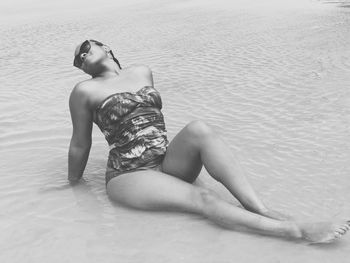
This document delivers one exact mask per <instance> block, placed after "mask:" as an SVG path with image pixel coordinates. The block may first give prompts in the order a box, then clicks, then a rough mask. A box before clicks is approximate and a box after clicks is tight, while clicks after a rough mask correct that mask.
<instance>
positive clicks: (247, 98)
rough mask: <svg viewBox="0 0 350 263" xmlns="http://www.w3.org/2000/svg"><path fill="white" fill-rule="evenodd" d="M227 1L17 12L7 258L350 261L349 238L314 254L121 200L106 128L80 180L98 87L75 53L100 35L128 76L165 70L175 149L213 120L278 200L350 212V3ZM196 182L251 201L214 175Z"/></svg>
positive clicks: (2, 51) (6, 33)
mask: <svg viewBox="0 0 350 263" xmlns="http://www.w3.org/2000/svg"><path fill="white" fill-rule="evenodd" d="M23 1H24V2H26V1H25V0H23ZM215 2H216V4H210V3H209V2H205V3H204V2H200V1H178V2H174V1H156V0H151V1H143V2H142V3H141V2H140V3H134V4H132V5H131V4H130V5H118V4H116V3H113V2H112V1H102V2H101V4H100V5H98V4H97V3H93V2H91V3H88V4H89V5H87V4H86V2H81V3H80V4H79V5H78V4H76V5H73V7H74V8H73V7H72V8H70V6H69V3H68V2H67V1H66V2H63V4H61V5H59V4H57V3H56V5H54V6H53V8H50V6H49V5H48V4H46V5H44V4H43V5H42V6H41V5H40V3H39V1H36V4H37V6H36V7H33V6H30V5H26V7H28V10H29V11H28V10H24V9H23V8H22V9H20V10H19V11H18V12H19V13H16V12H14V11H13V10H15V7H14V6H8V7H7V9H3V14H2V19H1V20H0V35H1V44H2V45H1V47H0V65H1V73H0V83H1V89H0V94H1V96H0V102H1V103H0V155H1V158H0V168H1V176H0V230H1V237H0V250H1V253H0V261H1V262H11V263H12V262H50V263H51V262H84V263H87V262H152V263H153V262H176V263H177V262H208V263H209V262H347V257H348V255H349V252H350V239H349V237H347V236H346V237H344V238H343V239H342V240H340V241H339V242H336V243H334V244H331V245H327V246H316V247H312V246H306V245H304V244H301V243H295V242H291V241H286V240H283V239H279V238H273V237H267V236H261V235H255V234H251V233H244V232H238V231H230V230H227V229H223V228H220V227H218V226H216V225H214V224H212V223H210V222H209V221H207V220H205V219H204V218H202V217H200V216H196V215H191V214H183V213H169V212H144V211H137V210H132V209H128V208H124V207H121V206H119V205H118V204H115V203H112V202H111V201H110V200H109V199H108V198H107V195H106V190H105V181H104V172H105V166H106V162H107V155H108V145H107V143H106V141H105V139H104V137H103V135H102V133H101V132H100V130H99V129H98V127H97V126H94V130H93V144H92V148H91V152H90V157H89V161H88V164H87V167H86V169H85V173H84V178H85V180H86V182H85V183H83V184H81V185H80V186H77V187H74V188H72V187H70V186H68V184H67V161H68V148H69V142H70V138H71V134H72V124H71V118H70V113H69V107H68V98H69V94H70V92H71V90H72V88H73V87H74V85H75V84H76V83H77V82H79V81H82V80H85V79H88V78H89V76H88V75H86V74H84V73H83V72H82V71H79V70H78V69H76V68H74V67H73V65H72V62H73V54H74V50H75V47H76V45H78V44H79V43H81V42H82V41H84V40H85V39H88V38H92V39H97V40H99V41H101V42H103V43H106V44H108V45H109V46H110V47H111V48H112V50H113V51H114V54H115V55H116V57H117V58H118V60H119V61H120V63H121V65H122V67H127V66H131V65H133V64H145V65H148V66H149V67H150V68H151V69H152V70H153V76H154V85H155V88H156V89H157V90H158V91H159V92H160V93H161V96H162V100H163V114H164V116H165V122H166V127H167V130H168V137H169V140H170V141H171V139H172V138H173V137H174V136H175V135H176V134H177V133H178V132H179V131H180V130H181V129H182V128H183V127H184V126H185V125H186V124H187V123H189V122H190V121H192V120H196V119H200V120H204V121H205V122H207V123H208V124H209V125H211V126H212V127H213V128H214V129H215V130H216V131H217V134H218V136H220V137H221V138H222V139H223V140H224V141H225V142H226V145H227V146H228V147H229V148H230V149H231V150H232V152H233V153H234V154H235V155H236V156H237V158H238V159H239V161H240V162H241V164H242V166H243V168H244V170H245V172H246V176H247V177H248V179H249V181H250V182H251V183H252V185H253V187H254V188H255V189H256V191H257V193H258V194H259V196H260V197H261V199H262V200H263V201H264V202H265V203H266V204H267V205H268V206H269V207H273V208H274V209H276V210H279V211H281V212H286V213H289V214H291V215H293V216H294V217H295V218H297V219H300V220H310V221H311V220H316V221H317V220H332V219H335V218H349V216H350V206H349V201H350V191H349V187H350V180H349V174H350V164H349V159H350V130H349V129H350V91H349V83H350V49H349V46H350V45H349V44H350V35H349V33H350V32H349V29H350V13H349V12H350V9H348V8H347V5H346V4H344V3H343V5H342V6H339V5H337V4H334V3H332V4H329V3H328V4H325V3H323V2H319V1H304V2H305V3H304V4H302V5H290V6H288V5H286V6H285V5H283V4H281V3H279V4H278V3H277V2H276V3H275V4H276V5H275V4H273V5H271V3H270V4H269V5H267V2H266V1H263V2H259V3H254V2H250V3H244V2H243V1H240V2H239V1H237V3H236V4H234V5H228V4H227V1H226V2H225V1H222V3H221V2H220V1H218V2H217V1H215ZM38 3H39V4H38ZM22 7H23V6H22ZM38 7H41V8H43V9H45V8H46V9H45V10H46V11H47V12H42V11H41V9H40V8H39V9H38ZM82 7H84V8H82ZM11 8H12V9H11ZM4 10H5V11H6V12H5V11H4ZM11 10H12V13H11ZM21 10H22V11H21ZM20 11H21V12H20ZM16 14H17V15H16ZM196 183H197V184H201V185H204V186H205V187H208V188H211V189H213V190H215V191H216V192H218V193H219V194H220V195H221V196H222V198H224V199H226V200H228V201H231V202H234V203H237V204H238V202H237V200H236V199H235V198H234V197H233V196H232V195H231V194H229V192H228V191H227V190H226V189H225V188H224V187H223V186H222V185H221V184H219V183H218V182H216V181H215V180H214V179H212V178H211V177H210V175H209V174H208V173H207V171H206V170H205V169H204V168H203V170H202V172H201V175H200V176H199V179H198V181H197V182H196Z"/></svg>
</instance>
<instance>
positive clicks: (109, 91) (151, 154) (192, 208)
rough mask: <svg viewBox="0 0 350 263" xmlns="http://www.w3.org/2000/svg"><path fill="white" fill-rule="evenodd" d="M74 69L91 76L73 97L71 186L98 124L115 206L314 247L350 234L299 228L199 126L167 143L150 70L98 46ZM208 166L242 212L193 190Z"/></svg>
mask: <svg viewBox="0 0 350 263" xmlns="http://www.w3.org/2000/svg"><path fill="white" fill-rule="evenodd" d="M73 64H74V66H75V67H77V68H79V69H81V70H82V71H84V72H85V73H87V74H89V75H90V76H91V77H92V78H91V79H88V80H85V81H82V82H79V83H78V84H76V85H75V87H74V89H73V90H72V93H71V95H70V98H69V107H70V112H71V117H72V123H73V135H72V139H71V143H70V147H69V160H68V170H69V171H68V180H69V181H70V183H71V184H72V185H75V184H76V183H78V181H79V179H80V178H81V177H82V175H83V172H84V169H85V166H86V163H87V160H88V156H89V152H90V147H91V132H92V125H93V122H94V123H95V124H96V125H97V126H98V127H99V128H100V129H101V131H102V132H103V134H104V135H105V138H106V140H107V142H108V144H109V146H110V151H109V156H108V162H107V170H106V191H107V194H108V196H109V197H110V199H111V200H113V201H116V202H118V203H121V204H124V205H127V206H130V207H134V208H138V209H145V210H147V209H149V210H151V209H159V210H176V211H186V212H190V213H197V214H200V215H203V216H204V217H207V218H209V219H210V220H212V221H214V222H216V223H217V224H219V225H221V226H223V227H227V228H230V229H236V228H237V227H243V228H246V229H247V230H253V231H256V232H258V233H261V234H266V235H273V236H280V237H285V238H292V239H302V240H307V241H308V242H311V243H324V242H332V241H333V240H335V239H337V238H339V237H341V236H342V235H343V234H345V233H346V232H347V231H348V230H349V228H350V221H339V222H314V223H310V222H308V223H306V222H297V221H295V220H293V219H292V218H291V217H289V216H286V215H283V214H281V213H279V212H277V211H274V210H271V209H270V208H268V207H266V205H265V204H264V203H263V202H262V201H261V200H260V199H259V197H258V196H257V194H256V193H255V191H254V189H253V188H252V187H251V185H250V184H249V182H248V180H247V178H246V176H245V175H244V173H243V171H242V169H241V167H240V165H239V163H238V162H237V160H236V159H235V156H233V154H232V152H231V151H230V150H229V148H228V147H227V146H226V144H225V142H224V141H223V140H222V139H221V138H220V137H219V136H218V135H217V133H216V132H215V131H214V130H213V128H211V127H210V126H209V125H208V124H206V123H205V122H203V121H201V120H194V121H191V122H190V123H188V124H187V125H186V126H185V127H184V128H183V129H182V130H181V131H180V132H179V133H178V134H177V135H176V136H175V137H174V139H173V140H172V141H171V142H170V143H169V141H168V139H167V135H166V128H165V124H164V118H163V114H162V112H161V108H162V100H161V96H160V93H159V92H158V91H157V90H156V89H155V88H154V85H153V78H152V72H151V70H150V68H149V67H147V66H144V65H137V66H131V67H127V68H122V67H121V66H120V63H119V61H118V60H117V59H116V58H115V56H114V54H113V52H112V50H111V49H110V48H109V46H107V45H104V44H102V43H101V42H99V41H96V40H86V41H84V42H83V43H81V44H80V45H78V46H77V48H76V50H75V54H74V63H73ZM203 165H204V166H205V168H206V169H207V171H208V172H209V174H210V175H211V176H212V177H213V178H214V179H216V180H217V181H219V182H221V183H222V184H223V185H224V186H225V187H226V188H227V189H228V190H229V191H230V192H231V193H232V195H233V196H234V197H235V198H237V199H238V200H239V202H240V203H241V204H242V206H243V208H240V207H236V206H234V205H232V204H230V203H228V202H226V201H224V200H222V199H220V198H219V197H218V196H217V195H216V194H215V193H214V192H213V191H210V190H209V189H206V188H203V187H199V186H195V185H193V184H192V183H193V182H194V180H195V179H196V178H197V176H198V175H199V173H200V171H201V169H202V166H203Z"/></svg>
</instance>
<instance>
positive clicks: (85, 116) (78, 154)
mask: <svg viewBox="0 0 350 263" xmlns="http://www.w3.org/2000/svg"><path fill="white" fill-rule="evenodd" d="M69 109H70V113H71V118H72V124H73V134H72V139H71V142H70V146H69V153H68V180H69V182H70V183H71V184H76V183H77V182H78V181H79V179H80V178H81V177H82V176H83V173H84V170H85V166H86V163H87V160H88V158H89V153H90V148H91V133H92V113H91V110H90V109H89V105H88V96H87V94H86V92H85V89H84V88H83V85H80V84H79V83H78V84H77V85H76V86H75V87H74V89H73V91H72V93H71V95H70V98H69Z"/></svg>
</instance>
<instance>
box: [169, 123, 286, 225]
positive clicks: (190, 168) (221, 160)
mask: <svg viewBox="0 0 350 263" xmlns="http://www.w3.org/2000/svg"><path fill="white" fill-rule="evenodd" d="M203 164H204V166H205V168H206V169H207V171H208V172H209V174H210V175H211V176H212V177H213V178H215V179H216V180H217V181H219V182H221V183H222V184H223V185H224V186H225V187H226V188H227V189H228V190H229V191H230V192H231V193H232V195H233V196H234V197H235V198H237V199H238V201H239V202H240V203H241V204H242V205H243V207H244V208H246V209H247V210H249V211H251V212H254V213H258V214H261V215H265V216H268V217H271V218H275V219H291V217H290V216H287V215H283V214H281V213H279V212H277V211H273V210H271V209H268V208H267V207H266V205H265V204H264V203H263V202H262V201H261V199H260V198H259V197H258V195H257V194H256V192H255V191H254V189H253V188H252V186H251V184H250V183H249V181H248V179H247V177H246V175H245V173H244V171H243V169H242V167H241V166H240V164H239V162H238V161H237V159H236V158H235V156H234V155H233V153H232V152H231V150H230V149H229V147H228V146H227V145H226V144H225V143H224V141H223V140H222V139H221V138H220V137H219V136H218V135H217V133H215V131H214V130H213V129H212V128H211V127H210V126H208V125H207V124H206V123H204V122H202V121H192V122H190V123H189V124H188V125H186V126H185V127H184V128H183V129H182V130H181V131H180V132H179V133H178V134H177V135H176V136H175V137H174V139H173V140H172V142H171V143H170V145H169V147H168V150H167V153H166V155H165V158H164V161H163V164H162V166H163V172H165V173H168V174H171V175H174V176H176V177H178V178H180V179H183V180H185V181H187V182H193V181H194V180H195V179H196V177H197V176H198V174H199V172H200V170H201V168H202V166H203Z"/></svg>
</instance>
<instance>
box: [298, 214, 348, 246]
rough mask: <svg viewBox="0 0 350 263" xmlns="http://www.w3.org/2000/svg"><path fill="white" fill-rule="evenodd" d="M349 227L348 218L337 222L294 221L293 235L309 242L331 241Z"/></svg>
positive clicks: (340, 235)
mask: <svg viewBox="0 0 350 263" xmlns="http://www.w3.org/2000/svg"><path fill="white" fill-rule="evenodd" d="M349 229H350V220H348V221H341V222H339V223H331V222H316V223H310V222H309V223H300V222H296V223H295V228H294V233H293V236H294V237H296V238H301V239H304V240H306V241H309V243H310V244H319V243H331V242H333V241H334V240H336V239H339V238H340V237H342V236H343V235H345V233H346V232H347V231H348V230H349Z"/></svg>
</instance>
